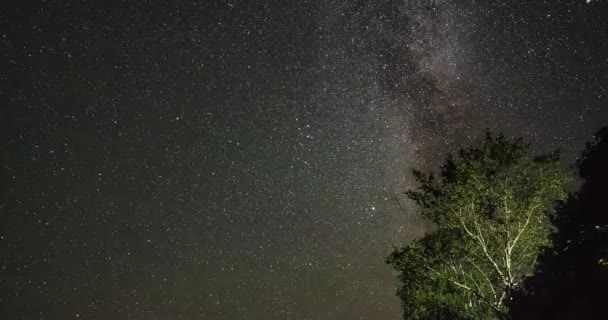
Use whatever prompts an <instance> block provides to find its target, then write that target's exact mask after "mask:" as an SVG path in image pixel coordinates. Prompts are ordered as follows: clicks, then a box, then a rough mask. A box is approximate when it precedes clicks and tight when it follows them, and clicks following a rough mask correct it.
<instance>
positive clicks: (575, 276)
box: [510, 127, 608, 319]
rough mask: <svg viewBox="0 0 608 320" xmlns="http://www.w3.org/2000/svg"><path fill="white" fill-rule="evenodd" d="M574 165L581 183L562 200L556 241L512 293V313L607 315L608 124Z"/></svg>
mask: <svg viewBox="0 0 608 320" xmlns="http://www.w3.org/2000/svg"><path fill="white" fill-rule="evenodd" d="M576 166H577V168H578V174H579V176H580V178H581V179H583V183H582V185H581V187H580V190H579V191H578V192H577V193H576V194H571V195H570V196H569V197H568V199H567V200H566V201H565V202H563V203H561V204H559V206H558V210H556V214H555V216H554V217H553V222H554V224H555V226H556V231H555V232H554V233H553V236H552V242H553V246H552V247H551V248H548V249H547V250H545V252H544V253H543V255H542V256H541V258H540V264H539V265H538V267H537V270H536V274H535V275H534V276H533V277H531V278H529V279H528V280H527V281H526V283H525V285H524V288H523V289H522V290H520V291H518V292H516V293H515V294H514V295H513V300H512V303H511V310H510V313H511V317H512V318H513V319H608V127H604V128H602V129H600V130H599V131H598V132H597V133H596V135H595V139H594V140H593V141H592V142H589V143H587V144H586V147H585V150H584V151H583V153H582V155H581V157H580V158H579V160H578V161H577V163H576Z"/></svg>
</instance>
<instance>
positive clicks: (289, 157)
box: [0, 0, 608, 320]
mask: <svg viewBox="0 0 608 320" xmlns="http://www.w3.org/2000/svg"><path fill="white" fill-rule="evenodd" d="M9 2H10V4H9V5H7V6H6V7H5V8H4V9H3V10H2V12H1V13H0V30H1V31H0V54H1V55H2V57H1V59H0V70H3V71H2V72H1V73H0V161H1V162H0V164H1V167H0V248H1V250H0V252H1V253H0V313H1V314H3V315H6V316H8V317H9V318H10V319H117V320H119V319H158V320H161V319H349V320H350V319H387V320H396V319H399V318H400V317H401V314H402V312H401V307H400V303H399V300H398V299H397V298H396V297H395V295H394V294H395V289H396V279H395V277H394V275H393V273H392V271H391V270H390V268H389V266H387V265H385V264H384V259H385V256H386V255H387V253H388V252H390V250H391V246H392V245H393V244H401V243H405V242H406V241H408V240H409V239H412V238H414V237H418V236H420V235H421V234H423V233H424V232H425V230H427V228H428V226H427V225H426V224H425V223H424V221H421V220H420V219H419V218H418V217H417V216H416V215H415V210H413V209H412V208H411V207H410V206H409V205H408V203H407V202H406V201H404V200H403V197H402V195H401V194H402V192H403V191H404V190H406V189H407V188H408V187H411V186H412V181H411V180H412V179H411V176H410V171H411V169H412V168H422V169H428V168H432V167H433V166H434V165H436V164H438V163H439V162H440V161H441V159H442V158H443V157H444V156H445V154H446V152H449V151H450V150H454V149H455V148H457V147H458V146H462V145H464V144H466V143H469V142H470V141H471V139H474V138H475V137H477V136H478V135H479V134H480V133H482V132H483V131H484V130H485V129H486V128H488V129H492V130H500V131H503V132H506V133H508V134H512V135H523V136H525V137H527V139H528V140H529V141H532V142H534V143H535V144H536V145H537V146H538V148H539V149H543V150H547V149H553V148H561V149H562V150H563V151H564V156H565V158H566V159H573V158H574V157H575V155H576V153H577V152H578V151H579V150H580V148H581V146H582V142H583V141H585V140H587V139H589V138H590V137H591V134H592V132H593V131H595V130H596V129H598V128H599V127H601V126H603V125H606V124H608V91H607V90H608V19H606V16H607V15H608V6H607V4H608V3H607V2H606V1H602V0H580V1H579V0H570V1H566V0H559V1H555V0H551V1H519V0H515V1H489V0H488V1H470V0H468V1H464V0H463V1H459V0H454V1H447V0H411V1H406V0H397V1H395V0H391V1H389V0H377V1H329V0H315V1H312V0H310V1H308V0H301V1H270V0H269V1H237V0H226V1H213V0H208V1H182V0H174V1H151V0H150V1H147V0H146V1H142V0H137V1H119V0H112V1H86V0H81V1H71V0H62V1H44V0H43V1H38V2H34V1H32V2H25V1H9Z"/></svg>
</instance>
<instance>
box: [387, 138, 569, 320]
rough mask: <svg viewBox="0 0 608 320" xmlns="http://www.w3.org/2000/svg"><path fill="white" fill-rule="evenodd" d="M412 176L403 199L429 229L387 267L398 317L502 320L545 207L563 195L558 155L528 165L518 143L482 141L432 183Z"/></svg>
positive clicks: (527, 153) (544, 222)
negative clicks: (394, 283)
mask: <svg viewBox="0 0 608 320" xmlns="http://www.w3.org/2000/svg"><path fill="white" fill-rule="evenodd" d="M414 175H415V177H416V179H417V181H418V184H419V185H418V187H417V188H416V189H415V190H410V191H408V192H407V193H406V194H407V196H408V197H409V198H410V199H412V200H413V201H414V202H415V203H416V204H417V205H418V207H419V211H420V213H421V214H422V215H423V216H424V217H425V218H427V219H429V220H430V221H432V222H433V223H434V224H435V225H436V227H437V228H436V230H435V231H434V232H433V233H432V234H430V235H427V236H426V237H424V238H422V239H419V240H415V241H413V242H411V243H409V244H408V245H406V246H404V247H400V248H398V247H395V248H394V250H393V252H392V254H391V255H390V256H389V257H388V259H387V263H389V264H391V265H392V266H393V267H394V269H395V270H396V271H397V272H398V277H399V279H400V280H401V288H400V289H399V290H398V295H399V296H400V298H401V300H402V303H403V307H404V311H405V317H406V318H407V319H502V318H506V317H507V310H506V309H507V307H506V306H507V301H508V299H509V293H510V292H512V290H514V289H516V288H517V287H518V286H519V285H520V284H521V283H522V281H523V279H525V278H526V276H528V275H530V274H531V273H532V272H533V270H534V266H535V264H536V259H537V257H538V255H539V253H540V251H541V249H542V248H543V247H544V246H546V245H547V244H548V236H549V233H550V231H551V223H550V220H549V214H550V210H551V208H552V205H553V203H554V202H555V201H556V200H558V199H562V198H563V197H564V196H565V195H566V194H565V192H564V187H565V184H566V183H567V182H568V174H567V173H566V172H565V170H564V169H562V167H561V166H560V165H559V154H558V153H557V152H553V153H549V154H544V155H540V156H536V157H534V156H532V155H531V150H530V147H529V145H527V144H525V143H524V142H523V141H522V140H521V139H509V138H506V137H505V136H503V135H498V136H493V135H491V134H489V133H488V134H487V135H486V137H485V139H484V140H483V141H482V142H481V143H480V147H478V148H469V149H462V150H460V151H459V152H458V154H457V156H455V157H452V156H449V157H448V159H447V160H446V162H445V163H444V165H443V166H442V167H441V170H440V173H439V174H438V175H434V174H433V173H429V174H424V173H422V172H418V171H416V172H414Z"/></svg>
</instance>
